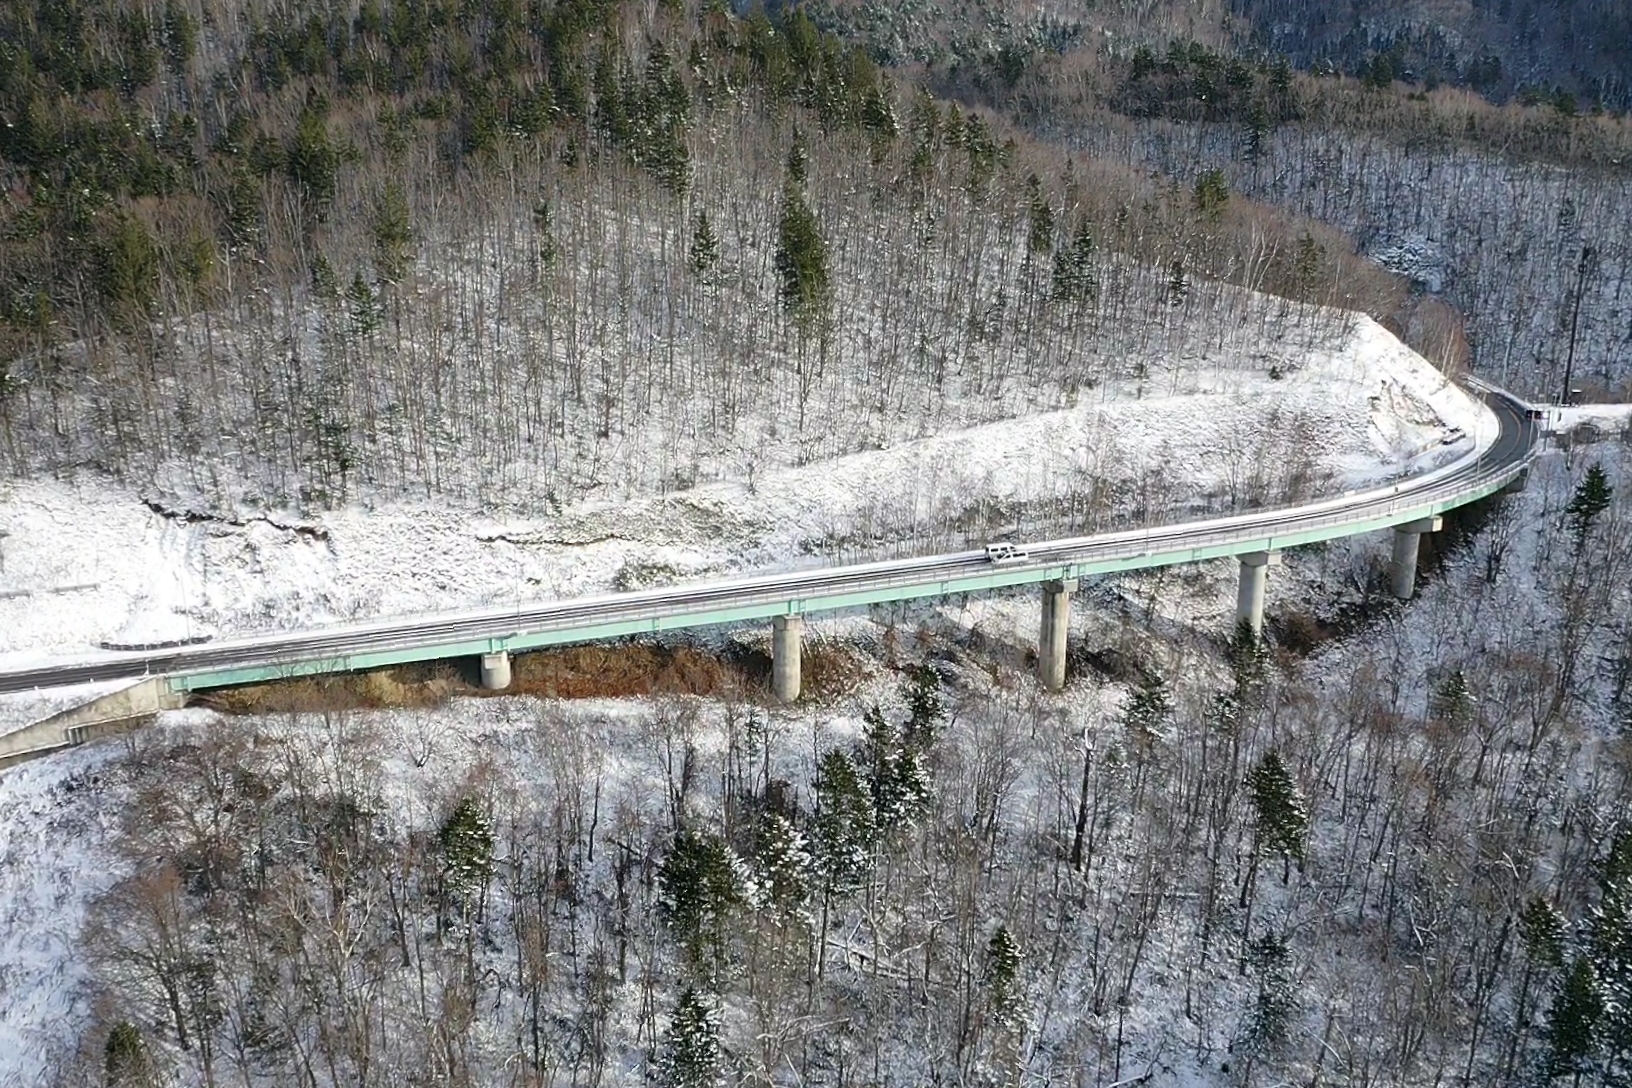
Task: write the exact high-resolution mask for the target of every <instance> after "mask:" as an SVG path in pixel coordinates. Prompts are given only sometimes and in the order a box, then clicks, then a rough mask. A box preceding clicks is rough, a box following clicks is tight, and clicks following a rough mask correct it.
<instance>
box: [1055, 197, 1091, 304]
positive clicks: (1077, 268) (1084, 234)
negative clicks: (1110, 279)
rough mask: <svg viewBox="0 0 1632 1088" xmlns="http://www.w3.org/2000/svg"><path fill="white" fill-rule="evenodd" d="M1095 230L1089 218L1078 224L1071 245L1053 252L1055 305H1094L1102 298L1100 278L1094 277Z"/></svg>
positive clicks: (1081, 220)
mask: <svg viewBox="0 0 1632 1088" xmlns="http://www.w3.org/2000/svg"><path fill="white" fill-rule="evenodd" d="M1096 248H1097V246H1096V244H1095V242H1094V233H1093V228H1092V226H1091V225H1090V224H1089V222H1088V219H1087V217H1083V218H1082V219H1079V220H1078V221H1077V229H1076V231H1075V232H1074V233H1073V235H1072V237H1071V244H1070V246H1067V247H1062V248H1060V249H1057V250H1055V251H1054V290H1053V297H1054V300H1055V301H1056V302H1078V303H1086V304H1089V305H1092V304H1093V303H1094V302H1095V300H1097V299H1098V297H1099V277H1098V276H1097V275H1095V273H1094V250H1095V249H1096Z"/></svg>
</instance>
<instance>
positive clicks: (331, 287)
mask: <svg viewBox="0 0 1632 1088" xmlns="http://www.w3.org/2000/svg"><path fill="white" fill-rule="evenodd" d="M312 294H314V295H316V296H317V297H318V298H319V299H321V300H323V301H324V302H338V301H339V300H340V280H339V278H338V277H337V276H335V274H334V266H333V265H331V264H330V263H329V259H328V258H327V257H325V256H323V254H321V253H319V254H317V255H316V256H314V257H313V258H312Z"/></svg>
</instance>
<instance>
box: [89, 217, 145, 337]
mask: <svg viewBox="0 0 1632 1088" xmlns="http://www.w3.org/2000/svg"><path fill="white" fill-rule="evenodd" d="M98 257H99V260H98V263H97V268H96V273H97V286H98V288H99V289H100V290H101V294H102V299H103V301H104V302H105V303H106V304H107V306H108V309H109V310H110V311H111V312H112V313H113V314H114V315H115V317H116V318H117V319H118V320H119V322H120V323H121V324H129V325H139V324H141V323H142V322H143V321H145V320H146V317H147V314H148V312H149V311H150V310H151V309H152V307H153V299H154V296H155V294H156V292H157V290H158V286H159V251H158V247H157V246H156V245H155V244H154V241H153V235H152V233H151V232H150V231H149V230H148V229H147V226H146V224H144V223H142V222H141V221H140V220H139V219H136V218H135V217H133V216H129V215H120V216H119V217H118V218H117V219H116V220H115V221H114V224H113V230H112V232H111V234H110V235H109V237H108V239H107V241H106V242H105V243H104V244H103V245H101V246H100V247H99V253H98Z"/></svg>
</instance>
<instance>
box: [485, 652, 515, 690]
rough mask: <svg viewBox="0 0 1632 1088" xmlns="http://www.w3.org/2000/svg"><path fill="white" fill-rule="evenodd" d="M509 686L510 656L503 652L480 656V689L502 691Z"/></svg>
mask: <svg viewBox="0 0 1632 1088" xmlns="http://www.w3.org/2000/svg"><path fill="white" fill-rule="evenodd" d="M509 686H510V655H509V654H508V653H506V652H505V651H503V650H500V651H498V652H497V653H491V654H483V655H482V687H483V689H485V690H487V691H503V690H504V689H505V688H507V687H509Z"/></svg>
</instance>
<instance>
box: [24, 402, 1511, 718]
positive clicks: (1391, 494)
mask: <svg viewBox="0 0 1632 1088" xmlns="http://www.w3.org/2000/svg"><path fill="white" fill-rule="evenodd" d="M1486 400H1487V403H1489V404H1490V406H1491V408H1492V409H1493V410H1494V411H1495V413H1496V416H1497V418H1498V419H1499V420H1500V422H1501V432H1500V435H1499V437H1498V438H1497V440H1496V441H1495V443H1493V444H1492V446H1491V447H1490V448H1489V449H1488V450H1486V451H1485V452H1484V453H1483V454H1481V455H1480V456H1479V457H1478V458H1476V459H1470V460H1469V461H1467V462H1466V463H1463V464H1458V465H1457V466H1456V467H1455V468H1454V469H1452V470H1449V471H1445V470H1441V471H1439V472H1431V473H1428V474H1426V475H1424V476H1421V477H1414V478H1411V479H1408V480H1405V481H1402V482H1401V483H1400V484H1398V485H1397V486H1392V487H1390V488H1382V489H1374V490H1371V491H1367V492H1363V493H1359V494H1356V495H1348V496H1342V497H1339V498H1336V499H1327V500H1322V501H1320V502H1315V503H1310V504H1307V505H1303V506H1296V507H1289V508H1282V509H1273V510H1262V511H1255V512H1253V513H1250V514H1243V515H1235V516H1231V517H1225V518H1211V519H1207V520H1204V521H1192V522H1181V523H1178V524H1173V525H1163V526H1158V527H1152V528H1150V529H1140V530H1133V531H1127V532H1117V533H1106V534H1100V535H1097V536H1091V537H1078V538H1073V539H1069V540H1053V541H1046V542H1039V543H1028V544H1026V545H1025V549H1026V551H1027V558H1026V560H1024V561H1023V562H1019V563H1015V564H1006V566H1008V567H1010V568H1011V569H1014V570H1016V571H1025V570H1041V569H1043V568H1046V567H1058V566H1059V565H1060V564H1062V563H1072V562H1087V561H1091V560H1094V559H1099V558H1110V557H1114V556H1119V555H1133V554H1144V553H1146V552H1149V553H1151V554H1157V553H1164V552H1173V551H1180V550H1183V549H1185V548H1187V547H1201V546H1205V545H1208V544H1216V543H1228V542H1230V541H1240V540H1251V539H1262V538H1264V537H1267V536H1281V535H1288V534H1291V533H1295V532H1297V531H1299V530H1300V529H1306V528H1312V527H1316V526H1324V525H1331V524H1334V523H1336V522H1342V521H1350V520H1352V521H1357V522H1358V521H1364V520H1367V519H1375V518H1378V517H1383V516H1388V515H1390V514H1391V513H1392V512H1393V511H1394V510H1396V509H1398V508H1401V507H1403V506H1406V505H1412V504H1416V505H1420V504H1421V503H1423V502H1427V501H1439V500H1443V499H1448V498H1455V497H1457V496H1459V495H1461V494H1464V493H1467V494H1471V493H1472V492H1473V491H1474V490H1475V489H1476V488H1478V487H1479V486H1480V485H1481V484H1484V483H1488V482H1489V481H1490V480H1491V479H1492V478H1494V477H1497V476H1500V475H1502V474H1504V473H1512V472H1513V471H1515V470H1516V469H1517V468H1519V467H1520V466H1522V465H1523V464H1524V463H1526V462H1527V461H1528V460H1529V458H1530V456H1531V453H1532V449H1533V447H1534V442H1535V438H1536V425H1535V421H1534V420H1532V419H1531V418H1530V417H1529V415H1528V413H1527V412H1526V411H1525V409H1524V408H1523V406H1521V405H1519V404H1517V403H1515V402H1513V401H1511V400H1509V399H1507V398H1506V397H1504V396H1502V395H1501V394H1499V393H1492V394H1489V395H1488V396H1487V397H1486ZM989 569H991V562H990V560H988V559H987V557H986V554H985V552H984V551H971V552H957V553H953V554H949V555H938V556H929V557H925V558H921V559H907V560H894V561H890V562H884V563H867V564H860V565H855V566H847V567H828V568H822V569H818V570H807V571H798V572H793V573H788V574H771V575H764V576H760V577H754V578H739V579H732V580H728V581H720V582H712V583H706V584H701V585H691V586H677V587H669V588H661V589H652V590H641V591H638V592H632V593H618V594H611V595H607V596H599V597H588V598H578V599H574V600H566V601H551V602H543V603H536V604H525V605H520V606H511V607H504V608H483V609H477V610H468V611H460V612H445V613H433V614H430V615H423V616H409V617H397V618H392V619H386V620H379V621H374V622H369V623H362V624H345V625H336V626H329V627H320V628H316V629H313V630H308V631H298V632H282V631H280V632H274V633H270V634H264V635H253V636H247V637H240V638H231V639H221V640H217V641H213V642H208V643H203V644H199V645H195V646H187V647H180V648H166V649H162V650H154V651H150V652H135V651H132V652H121V653H105V654H100V655H96V656H90V657H85V656H82V657H76V658H73V659H68V660H64V661H63V662H61V663H53V664H47V665H43V666H33V667H29V668H26V669H15V670H9V671H7V670H0V692H12V691H27V690H30V689H34V688H44V687H56V686H60V685H65V684H79V683H86V682H90V681H101V680H119V679H134V678H137V677H141V676H145V675H161V674H167V673H187V672H201V671H206V670H217V669H229V668H250V667H267V666H276V665H288V664H292V663H295V662H300V661H313V660H325V659H334V658H339V657H342V656H345V655H348V654H357V653H364V652H369V651H387V650H400V649H405V648H409V647H434V646H437V645H452V644H454V643H463V642H471V641H475V640H480V639H486V638H502V637H505V636H508V635H513V634H515V633H516V632H518V631H548V630H552V629H559V628H571V627H574V626H581V625H584V624H585V623H588V622H597V623H603V622H613V621H618V620H649V619H658V618H663V617H683V616H685V615H687V614H690V613H700V612H704V611H709V610H717V609H720V608H724V607H731V606H737V605H747V604H753V603H756V602H763V601H767V600H787V599H800V600H805V601H814V600H819V599H820V598H822V597H824V596H840V595H843V594H848V593H855V592H861V591H867V590H879V589H884V590H887V589H888V588H889V587H891V586H895V585H902V586H906V585H912V584H918V585H922V584H923V583H926V582H931V581H936V580H939V579H943V578H956V577H959V576H964V577H967V576H968V575H970V574H971V573H978V572H980V571H984V570H989Z"/></svg>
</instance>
